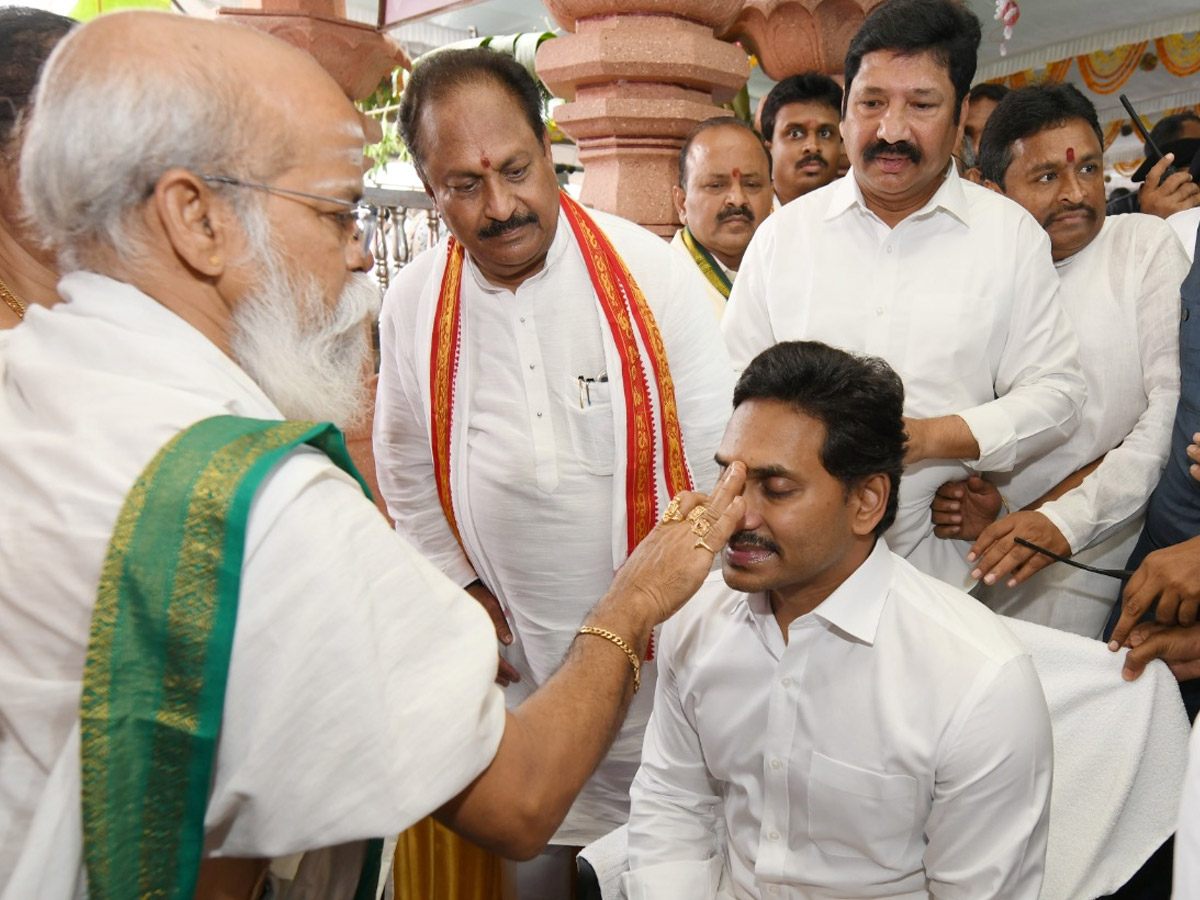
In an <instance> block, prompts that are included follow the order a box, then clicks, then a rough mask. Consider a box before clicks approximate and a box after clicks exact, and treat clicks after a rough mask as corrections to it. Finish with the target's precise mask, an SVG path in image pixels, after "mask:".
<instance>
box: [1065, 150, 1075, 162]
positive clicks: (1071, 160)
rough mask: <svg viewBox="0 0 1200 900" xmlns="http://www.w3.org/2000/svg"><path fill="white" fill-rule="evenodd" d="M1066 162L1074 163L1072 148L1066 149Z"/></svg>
mask: <svg viewBox="0 0 1200 900" xmlns="http://www.w3.org/2000/svg"><path fill="white" fill-rule="evenodd" d="M1067 162H1075V148H1074V147H1068V148H1067Z"/></svg>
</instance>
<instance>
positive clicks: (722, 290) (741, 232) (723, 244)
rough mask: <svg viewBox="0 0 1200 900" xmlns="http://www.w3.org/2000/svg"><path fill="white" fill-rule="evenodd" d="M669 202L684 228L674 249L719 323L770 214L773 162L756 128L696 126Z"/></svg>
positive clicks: (724, 121)
mask: <svg viewBox="0 0 1200 900" xmlns="http://www.w3.org/2000/svg"><path fill="white" fill-rule="evenodd" d="M671 200H672V201H673V202H674V204H675V211H676V212H677V213H678V214H679V221H680V223H682V225H683V227H682V228H680V229H679V230H678V231H677V232H675V237H674V239H673V240H672V241H671V246H672V247H673V248H675V249H676V250H678V251H679V252H680V253H682V254H683V255H684V256H685V257H687V259H688V260H689V261H690V262H691V263H693V264H694V265H695V266H696V268H697V269H699V270H700V274H701V275H703V276H704V281H705V284H706V285H707V286H708V297H709V300H711V301H712V307H713V312H715V313H716V314H717V319H718V320H719V319H720V318H721V317H722V316H723V315H725V301H726V300H728V299H729V292H730V290H731V289H732V288H733V280H734V278H736V277H737V270H738V267H739V266H741V264H742V255H743V254H744V253H745V252H746V245H747V244H749V243H750V238H752V237H754V232H755V231H757V230H758V226H759V225H761V224H762V222H763V220H764V219H765V218H766V217H767V216H769V215H770V214H771V159H770V157H769V156H767V151H766V150H765V149H764V148H763V145H762V141H760V140H759V139H758V135H757V134H755V133H754V129H752V128H751V127H750V126H749V125H747V124H746V123H745V122H743V121H742V120H741V119H738V118H735V117H733V116H720V117H718V118H715V119H708V120H706V121H704V122H701V123H700V124H699V125H697V126H696V127H695V128H694V129H693V130H692V133H691V134H690V135H688V138H687V140H685V141H684V142H683V147H682V148H680V150H679V184H677V185H674V186H672V188H671Z"/></svg>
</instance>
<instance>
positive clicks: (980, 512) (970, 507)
mask: <svg viewBox="0 0 1200 900" xmlns="http://www.w3.org/2000/svg"><path fill="white" fill-rule="evenodd" d="M1003 506H1004V500H1003V499H1002V498H1001V496H1000V490H999V488H997V487H996V486H995V485H994V484H992V483H991V482H990V481H987V480H986V479H984V478H980V477H979V476H978V475H972V476H971V477H970V478H968V479H967V480H966V481H947V482H946V483H945V484H943V485H942V486H941V487H940V488H938V489H937V493H936V494H934V496H933V502H932V503H930V504H929V508H930V510H931V511H932V513H933V525H934V528H933V533H934V534H935V535H937V536H938V537H940V538H957V539H958V540H962V541H973V540H975V539H976V538H978V537H979V536H980V535H981V534H982V533H983V530H984V529H985V528H987V527H988V526H989V525H991V524H992V523H993V522H995V521H996V516H998V515H1000V510H1001V509H1002V508H1003Z"/></svg>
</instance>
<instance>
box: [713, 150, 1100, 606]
mask: <svg viewBox="0 0 1200 900" xmlns="http://www.w3.org/2000/svg"><path fill="white" fill-rule="evenodd" d="M1057 291H1058V277H1057V275H1056V274H1055V272H1054V267H1053V265H1052V264H1051V261H1050V247H1049V241H1048V239H1047V237H1046V235H1045V233H1044V232H1043V231H1042V229H1041V228H1040V227H1039V226H1038V224H1037V222H1036V221H1034V219H1033V217H1032V216H1030V215H1029V214H1028V213H1027V212H1025V210H1023V209H1022V208H1021V207H1020V206H1018V205H1017V204H1015V203H1013V202H1012V201H1011V200H1009V199H1007V198H1006V197H1002V196H1000V195H999V194H995V193H993V192H992V191H989V190H987V189H985V188H981V187H979V186H978V185H975V184H971V183H969V182H964V181H962V180H961V179H960V178H959V176H958V173H957V171H956V170H955V168H954V166H953V165H951V166H949V168H948V169H947V175H946V180H945V182H944V183H943V184H942V186H941V187H940V188H939V189H938V191H937V193H935V194H934V195H933V197H932V198H931V199H930V200H929V202H928V203H927V204H925V206H924V207H922V209H920V210H919V211H918V212H915V213H913V214H912V215H910V216H909V217H908V218H906V219H905V220H904V221H903V222H901V223H900V224H899V225H897V226H896V227H895V228H889V227H888V226H887V224H886V223H884V222H883V220H881V219H880V218H879V217H877V216H876V215H875V214H874V213H872V212H871V211H870V210H868V209H867V208H866V205H865V203H864V201H863V197H862V192H861V190H860V189H859V187H858V183H857V181H856V180H855V179H854V177H853V173H851V174H850V175H849V176H847V177H846V178H841V179H839V180H837V181H835V182H833V183H832V184H829V185H827V186H825V187H823V188H819V189H818V190H815V191H811V192H809V193H807V194H805V195H803V196H802V197H797V198H796V199H795V200H793V201H792V202H791V203H789V204H787V205H786V206H785V207H783V208H782V209H781V210H779V212H777V213H775V214H774V215H772V216H771V217H770V218H768V219H767V220H766V221H765V222H763V224H762V226H761V227H760V228H759V229H758V231H757V232H756V233H755V235H754V239H753V240H752V241H751V242H750V246H749V248H747V250H746V255H745V257H744V258H743V260H742V267H741V269H739V270H738V280H737V282H736V283H735V284H734V287H733V294H732V296H731V297H730V298H729V306H728V308H727V309H726V312H725V318H724V320H723V321H722V330H723V332H724V334H725V341H726V345H727V346H728V347H729V354H730V356H731V357H732V360H733V364H734V366H735V367H736V368H738V369H741V368H744V367H745V366H746V364H747V363H749V362H750V360H751V359H753V358H754V356H755V355H757V354H758V353H760V352H761V351H763V350H765V349H766V348H767V347H770V346H771V345H772V344H774V343H776V342H778V341H786V340H817V341H823V342H825V343H827V344H831V345H833V346H835V347H841V348H843V349H845V350H853V351H856V352H859V353H867V354H870V355H872V356H879V357H882V358H883V359H885V360H886V361H887V362H888V363H889V364H890V365H891V366H892V368H894V369H895V370H896V372H897V373H898V374H899V375H900V377H901V379H903V381H904V393H905V397H904V411H905V414H906V415H909V416H914V417H919V418H925V417H931V416H945V415H951V414H957V415H959V416H961V417H962V418H963V419H964V420H965V421H966V423H967V425H968V426H969V427H970V429H971V433H972V434H973V435H974V436H975V439H976V441H977V442H978V443H979V450H980V457H979V460H978V461H956V460H926V461H924V462H921V463H918V464H916V465H914V466H909V467H908V468H907V469H906V470H905V473H904V480H903V481H902V483H901V488H900V508H899V511H898V514H897V517H896V523H895V525H893V526H892V528H891V529H890V530H889V531H888V541H889V543H890V544H891V546H892V548H893V549H894V550H895V552H897V553H899V554H900V555H901V556H905V557H908V558H909V559H910V561H912V562H913V563H914V564H915V565H916V566H917V568H919V569H921V570H923V571H925V572H928V573H929V574H931V575H935V576H937V577H938V578H942V579H944V580H946V581H949V582H950V583H951V584H955V585H958V586H961V587H967V586H969V585H970V584H971V583H972V582H971V580H970V578H969V571H970V567H969V566H968V565H967V563H966V552H967V549H968V548H969V544H967V543H965V542H962V541H943V540H941V539H939V538H936V537H934V535H933V522H932V520H931V517H930V511H929V503H930V501H931V500H932V498H933V495H934V493H935V492H936V491H937V489H938V487H940V486H941V485H942V484H943V483H944V482H946V481H956V480H960V479H962V478H965V477H967V476H968V474H970V472H971V471H972V470H977V471H989V472H1004V471H1008V470H1009V469H1011V468H1012V467H1013V466H1014V465H1015V464H1016V463H1018V462H1020V461H1021V460H1025V459H1028V458H1029V457H1031V456H1033V455H1036V454H1038V453H1041V452H1043V451H1046V450H1048V449H1049V448H1051V447H1054V446H1056V445H1057V444H1059V443H1061V442H1062V441H1063V439H1064V438H1065V437H1066V436H1067V435H1068V434H1070V433H1071V431H1072V430H1074V428H1075V425H1076V423H1077V422H1078V419H1079V408H1080V406H1081V405H1082V403H1083V397H1084V387H1083V377H1082V375H1081V374H1080V371H1079V364H1078V360H1077V354H1078V349H1077V344H1076V342H1075V336H1074V334H1073V333H1072V332H1071V328H1070V324H1069V323H1068V322H1067V319H1066V317H1065V315H1064V314H1063V312H1062V308H1061V305H1060V304H1059V302H1058V299H1057ZM997 398H998V399H997ZM1045 487H1046V488H1048V487H1050V485H1049V484H1047V485H1045Z"/></svg>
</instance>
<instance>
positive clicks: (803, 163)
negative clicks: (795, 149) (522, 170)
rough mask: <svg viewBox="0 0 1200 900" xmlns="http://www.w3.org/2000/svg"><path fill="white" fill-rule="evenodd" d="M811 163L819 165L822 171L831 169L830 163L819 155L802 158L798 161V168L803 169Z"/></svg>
mask: <svg viewBox="0 0 1200 900" xmlns="http://www.w3.org/2000/svg"><path fill="white" fill-rule="evenodd" d="M809 163H817V164H818V165H819V166H820V167H821V168H822V169H828V168H829V162H828V161H827V160H826V159H825V157H823V156H822V155H821V154H819V153H810V154H808V156H802V157H800V159H798V160H797V161H796V168H797V169H801V168H803V167H804V166H807V165H808V164H809Z"/></svg>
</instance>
